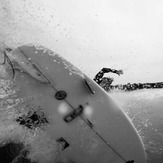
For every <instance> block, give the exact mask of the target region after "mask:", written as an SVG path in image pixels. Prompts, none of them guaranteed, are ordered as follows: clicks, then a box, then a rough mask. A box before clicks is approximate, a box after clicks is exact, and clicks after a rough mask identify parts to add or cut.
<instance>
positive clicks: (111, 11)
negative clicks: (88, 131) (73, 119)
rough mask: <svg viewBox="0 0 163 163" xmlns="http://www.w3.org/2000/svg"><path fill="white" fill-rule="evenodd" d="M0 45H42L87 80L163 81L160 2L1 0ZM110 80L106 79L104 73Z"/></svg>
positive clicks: (162, 34) (162, 20) (161, 2)
mask: <svg viewBox="0 0 163 163" xmlns="http://www.w3.org/2000/svg"><path fill="white" fill-rule="evenodd" d="M0 3H1V5H0V38H1V39H0V47H1V48H3V47H4V46H10V47H12V48H16V47H17V46H20V45H23V44H25V43H39V44H41V45H43V46H46V47H48V48H50V49H52V50H53V51H55V52H56V53H58V54H60V55H61V56H63V57H64V58H66V59H67V60H69V61H70V62H71V63H73V64H74V65H75V66H76V67H78V68H79V69H81V70H82V71H83V72H84V73H86V74H87V75H88V76H89V77H91V78H93V77H94V75H95V74H96V73H97V72H98V71H100V69H101V68H103V67H110V68H114V69H122V70H123V71H124V74H123V75H122V76H117V75H113V74H110V76H111V77H114V78H115V84H116V83H129V82H130V83H133V82H159V81H160V82H161V81H163V54H162V53H163V46H162V45H163V10H162V8H163V1H162V0H0ZM106 76H107V75H106Z"/></svg>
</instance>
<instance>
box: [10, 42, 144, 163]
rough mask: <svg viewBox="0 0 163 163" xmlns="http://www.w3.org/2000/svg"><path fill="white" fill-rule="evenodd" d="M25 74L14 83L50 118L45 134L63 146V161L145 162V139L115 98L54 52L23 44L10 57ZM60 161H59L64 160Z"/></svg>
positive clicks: (102, 162)
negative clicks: (142, 139)
mask: <svg viewBox="0 0 163 163" xmlns="http://www.w3.org/2000/svg"><path fill="white" fill-rule="evenodd" d="M7 55H8V56H9V58H10V59H11V60H12V61H13V62H16V63H17V64H19V66H20V68H21V69H22V70H23V71H16V74H15V78H14V81H15V83H16V85H17V86H18V87H19V88H20V90H22V92H21V95H22V96H31V97H34V102H35V103H36V104H38V105H39V106H41V107H42V108H43V110H44V113H45V115H46V117H47V119H48V122H49V124H50V125H49V126H46V127H45V128H44V130H45V131H46V133H48V134H49V135H50V136H51V137H52V138H53V139H54V140H56V142H58V144H60V145H61V146H62V150H61V151H60V152H61V153H62V157H61V158H60V159H61V161H62V162H65V163H67V162H68V160H72V162H77V163H99V162H100V163H125V162H127V163H145V162H146V154H145V150H144V147H143V144H142V141H141V139H140V137H139V135H138V133H137V131H136V129H135V128H134V126H133V124H132V123H131V121H130V120H129V119H128V117H127V116H126V115H125V113H124V112H123V111H122V110H121V109H120V108H119V107H118V106H117V105H116V104H115V102H114V101H113V100H112V99H111V98H110V97H109V95H108V94H107V93H106V92H105V91H104V90H103V89H102V88H100V87H99V86H98V85H97V84H96V83H95V82H94V81H93V80H91V79H90V78H89V77H87V76H86V75H85V74H83V73H82V72H81V71H80V70H79V69H77V68H76V67H75V66H73V65H72V64H71V63H69V62H68V61H66V60H65V59H64V58H63V57H61V56H59V55H58V54H55V53H54V52H52V51H51V50H49V49H47V48H45V47H43V46H38V45H32V44H29V45H24V46H20V47H18V48H16V49H14V50H12V51H11V52H9V53H8V54H7ZM58 162H59V161H58Z"/></svg>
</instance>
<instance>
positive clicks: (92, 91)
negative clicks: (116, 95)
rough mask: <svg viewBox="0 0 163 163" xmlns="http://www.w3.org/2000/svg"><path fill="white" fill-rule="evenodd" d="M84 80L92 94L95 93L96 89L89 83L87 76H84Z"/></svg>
mask: <svg viewBox="0 0 163 163" xmlns="http://www.w3.org/2000/svg"><path fill="white" fill-rule="evenodd" d="M84 82H85V84H86V86H87V88H88V89H89V90H90V92H91V93H92V94H95V91H94V90H93V89H92V88H91V86H90V84H89V83H88V81H87V80H86V79H85V78H84Z"/></svg>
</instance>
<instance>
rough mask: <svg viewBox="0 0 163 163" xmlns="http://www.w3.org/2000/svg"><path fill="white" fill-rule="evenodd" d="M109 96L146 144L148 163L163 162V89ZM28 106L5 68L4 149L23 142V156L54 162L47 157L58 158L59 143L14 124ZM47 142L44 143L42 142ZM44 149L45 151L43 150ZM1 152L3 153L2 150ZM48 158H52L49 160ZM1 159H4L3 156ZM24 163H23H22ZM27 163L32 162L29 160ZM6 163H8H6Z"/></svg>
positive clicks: (0, 105)
mask: <svg viewBox="0 0 163 163" xmlns="http://www.w3.org/2000/svg"><path fill="white" fill-rule="evenodd" d="M109 95H110V96H111V97H112V98H113V99H114V100H115V101H116V103H117V104H118V105H119V106H120V107H121V108H122V109H123V110H124V112H126V114H127V115H128V116H129V117H130V119H131V121H132V122H133V124H134V126H135V127H136V129H137V131H138V133H139V134H140V136H141V139H142V141H143V143H144V146H145V149H146V152H147V156H148V161H147V163H162V162H163V89H155V90H138V91H133V92H117V91H116V92H111V93H109ZM28 109H31V108H27V103H24V100H23V99H22V98H21V97H18V96H17V94H16V89H15V87H14V84H13V82H12V80H11V78H8V75H7V74H6V71H5V69H4V68H3V67H2V66H1V67H0V146H3V144H5V143H6V142H12V141H13V142H16V143H17V144H19V142H22V144H24V146H25V147H24V148H25V149H26V150H24V151H23V154H22V155H23V157H21V159H24V158H25V155H27V153H28V149H32V153H30V155H28V157H29V158H30V159H31V160H33V163H35V161H40V163H45V162H46V163H48V162H50V161H49V160H48V159H47V160H46V159H45V158H48V157H49V158H53V157H54V159H55V154H56V153H57V152H58V151H57V150H58V148H57V147H56V143H55V142H51V139H50V138H49V137H48V135H46V133H44V132H42V131H41V130H39V129H37V130H35V131H34V132H32V131H31V130H28V129H27V130H24V129H22V127H21V126H20V125H18V123H16V122H14V121H13V120H15V119H16V118H17V117H18V116H19V117H20V116H21V113H22V111H23V112H24V114H27V112H26V111H25V110H28ZM42 140H43V141H42ZM22 144H19V146H18V147H17V148H16V149H15V148H14V147H12V144H11V147H10V148H11V149H12V150H15V151H16V150H17V151H19V148H23V147H22V146H23V145H22ZM40 149H41V150H40ZM0 152H3V151H2V150H0ZM47 156H48V157H47ZM0 157H1V156H0ZM17 159H20V158H17ZM19 162H21V161H19ZM24 162H27V163H29V162H28V160H25V161H24ZM4 163H5V162H4Z"/></svg>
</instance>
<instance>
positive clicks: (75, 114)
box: [64, 105, 84, 123]
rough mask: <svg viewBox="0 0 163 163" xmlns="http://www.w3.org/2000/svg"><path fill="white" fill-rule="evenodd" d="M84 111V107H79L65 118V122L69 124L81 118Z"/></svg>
mask: <svg viewBox="0 0 163 163" xmlns="http://www.w3.org/2000/svg"><path fill="white" fill-rule="evenodd" d="M83 110H84V108H83V106H82V105H79V107H78V108H77V109H75V110H73V111H72V112H71V113H70V114H68V115H66V116H65V117H64V121H65V122H67V123H68V122H71V121H72V120H74V119H75V118H77V117H78V116H80V115H81V114H82V113H83Z"/></svg>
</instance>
